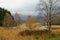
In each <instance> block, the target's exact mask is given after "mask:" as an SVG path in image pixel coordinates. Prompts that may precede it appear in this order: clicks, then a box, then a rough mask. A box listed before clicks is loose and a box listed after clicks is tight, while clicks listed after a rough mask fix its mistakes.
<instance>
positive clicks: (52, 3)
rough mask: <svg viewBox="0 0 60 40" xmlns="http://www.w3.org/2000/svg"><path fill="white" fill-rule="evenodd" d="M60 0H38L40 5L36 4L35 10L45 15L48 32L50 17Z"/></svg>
mask: <svg viewBox="0 0 60 40" xmlns="http://www.w3.org/2000/svg"><path fill="white" fill-rule="evenodd" d="M59 2H60V0H47V1H44V0H40V3H39V4H38V8H37V10H38V11H39V12H40V13H41V11H42V13H43V12H44V13H46V14H47V25H48V28H49V31H51V23H52V17H53V15H52V14H53V13H54V10H55V8H57V6H60V5H59Z"/></svg>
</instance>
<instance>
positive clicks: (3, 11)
mask: <svg viewBox="0 0 60 40" xmlns="http://www.w3.org/2000/svg"><path fill="white" fill-rule="evenodd" d="M6 13H8V14H9V15H10V16H11V17H12V15H11V13H10V11H8V10H6V9H4V8H1V7H0V26H3V21H4V16H5V14H6ZM12 18H13V17H12Z"/></svg>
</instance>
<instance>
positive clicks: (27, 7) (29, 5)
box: [0, 0, 39, 15]
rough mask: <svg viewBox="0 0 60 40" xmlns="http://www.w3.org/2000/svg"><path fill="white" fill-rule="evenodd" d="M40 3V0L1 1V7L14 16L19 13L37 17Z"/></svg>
mask: <svg viewBox="0 0 60 40" xmlns="http://www.w3.org/2000/svg"><path fill="white" fill-rule="evenodd" d="M38 2H39V0H0V7H2V8H5V9H7V10H9V11H10V12H11V13H12V14H14V13H16V12H18V13H20V14H24V15H37V13H36V12H35V8H36V5H37V4H38ZM34 13H35V14H34Z"/></svg>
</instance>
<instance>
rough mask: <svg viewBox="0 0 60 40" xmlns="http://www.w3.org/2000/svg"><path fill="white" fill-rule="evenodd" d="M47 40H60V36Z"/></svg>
mask: <svg viewBox="0 0 60 40" xmlns="http://www.w3.org/2000/svg"><path fill="white" fill-rule="evenodd" d="M46 40H60V35H58V36H55V37H51V38H48V39H46Z"/></svg>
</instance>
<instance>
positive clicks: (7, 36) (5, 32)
mask: <svg viewBox="0 0 60 40" xmlns="http://www.w3.org/2000/svg"><path fill="white" fill-rule="evenodd" d="M25 29H28V28H26V27H25V24H23V25H21V26H17V27H13V28H10V29H7V28H3V27H0V40H44V39H43V38H45V37H47V34H42V35H41V36H39V35H37V36H35V35H34V36H33V35H30V36H20V35H18V34H19V33H20V32H21V31H24V30H25ZM52 32H53V33H55V34H58V33H60V25H52Z"/></svg>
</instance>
